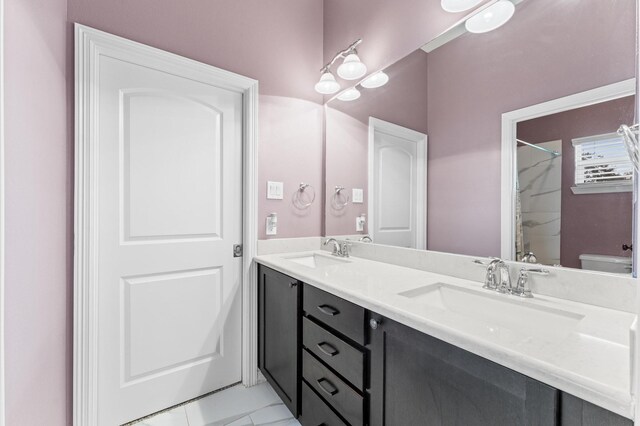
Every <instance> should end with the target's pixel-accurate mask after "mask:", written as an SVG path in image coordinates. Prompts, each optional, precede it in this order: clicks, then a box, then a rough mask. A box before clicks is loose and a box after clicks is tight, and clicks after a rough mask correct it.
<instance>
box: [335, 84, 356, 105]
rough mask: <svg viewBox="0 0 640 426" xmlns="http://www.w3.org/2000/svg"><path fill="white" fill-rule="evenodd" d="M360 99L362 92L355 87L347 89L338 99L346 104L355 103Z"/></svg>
mask: <svg viewBox="0 0 640 426" xmlns="http://www.w3.org/2000/svg"><path fill="white" fill-rule="evenodd" d="M359 97H360V91H359V90H358V89H356V88H355V87H352V88H351V89H347V90H345V91H344V92H342V93H340V94H339V95H338V99H340V100H341V101H345V102H348V101H355V100H356V99H358V98H359Z"/></svg>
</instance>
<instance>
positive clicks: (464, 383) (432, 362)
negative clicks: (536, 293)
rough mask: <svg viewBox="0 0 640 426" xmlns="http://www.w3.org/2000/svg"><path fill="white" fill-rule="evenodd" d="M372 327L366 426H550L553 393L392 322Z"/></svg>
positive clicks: (555, 407)
mask: <svg viewBox="0 0 640 426" xmlns="http://www.w3.org/2000/svg"><path fill="white" fill-rule="evenodd" d="M372 321H373V323H372V326H373V327H374V328H372V330H371V345H370V348H371V423H370V424H371V425H372V426H382V425H386V426H394V425H460V426H463V425H464V426H474V425H477V426H481V425H492V426H513V425H540V426H544V425H549V426H551V425H556V424H557V419H558V414H559V392H558V390H556V389H554V388H552V387H550V386H547V385H545V384H543V383H540V382H538V381H536V380H533V379H530V378H529V377H526V376H524V375H522V374H520V373H517V372H515V371H512V370H510V369H508V368H505V367H503V366H501V365H499V364H496V363H494V362H491V361H488V360H486V359H484V358H482V357H479V356H477V355H474V354H472V353H470V352H467V351H465V350H462V349H460V348H458V347H456V346H453V345H450V344H448V343H445V342H443V341H441V340H438V339H435V338H433V337H431V336H428V335H426V334H424V333H421V332H419V331H416V330H414V329H412V328H409V327H406V326H404V325H402V324H398V323H396V322H394V321H391V320H388V319H384V318H379V317H376V316H374V317H373V318H372Z"/></svg>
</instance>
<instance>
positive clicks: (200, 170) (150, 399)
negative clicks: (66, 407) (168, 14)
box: [92, 56, 242, 426]
mask: <svg viewBox="0 0 640 426" xmlns="http://www.w3.org/2000/svg"><path fill="white" fill-rule="evenodd" d="M99 66H100V69H99V72H98V76H99V77H98V80H97V81H95V89H94V90H96V91H97V94H98V96H97V98H98V102H97V104H96V108H97V110H96V111H93V112H92V113H93V114H95V117H96V118H97V123H98V125H97V126H96V128H97V129H98V130H97V132H98V135H97V136H98V137H97V141H98V144H97V147H96V149H98V151H99V156H98V158H99V164H98V165H97V169H98V170H99V174H98V188H97V192H98V194H99V196H98V204H99V209H98V210H99V212H98V215H99V225H98V233H99V246H98V251H99V254H98V261H99V262H98V283H99V289H98V292H99V302H98V306H99V321H98V322H99V323H98V337H97V338H98V353H99V362H98V371H97V373H98V377H97V378H98V401H97V402H98V417H99V424H100V425H108V426H112V425H116V424H122V423H124V422H127V421H130V420H134V419H137V418H139V417H142V416H144V415H147V414H150V413H153V412H156V411H158V410H161V409H163V408H166V407H169V406H171V405H175V404H177V403H180V402H183V401H185V400H188V399H191V398H194V397H196V396H199V395H202V394H204V393H206V392H210V391H213V390H215V389H219V388H221V387H223V386H226V385H229V384H232V383H235V382H238V381H240V380H241V307H240V303H241V277H242V269H241V268H242V266H241V262H242V259H241V258H234V257H233V245H234V244H239V243H241V242H242V94H240V93H237V92H233V91H230V90H225V89H221V88H219V87H215V86H213V85H211V84H207V83H204V82H201V81H197V80H196V79H193V78H187V77H183V76H181V75H179V74H176V73H169V72H165V71H163V70H162V69H161V68H159V67H155V66H154V64H153V63H152V62H150V63H146V62H145V61H144V60H140V59H139V60H137V61H135V60H131V59H129V60H123V59H118V58H116V57H108V56H103V57H102V58H101V59H100V62H99Z"/></svg>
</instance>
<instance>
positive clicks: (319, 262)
mask: <svg viewBox="0 0 640 426" xmlns="http://www.w3.org/2000/svg"><path fill="white" fill-rule="evenodd" d="M287 260H289V261H291V262H294V263H297V264H299V265H302V266H306V267H307V268H314V269H317V268H324V267H327V266H333V265H341V264H344V263H347V262H348V261H347V260H344V259H338V258H337V257H330V256H323V255H321V254H309V255H306V256H299V257H288V258H287Z"/></svg>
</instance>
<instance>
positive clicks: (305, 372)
mask: <svg viewBox="0 0 640 426" xmlns="http://www.w3.org/2000/svg"><path fill="white" fill-rule="evenodd" d="M302 353H303V355H302V377H303V378H304V379H305V380H306V381H307V383H308V384H309V386H311V387H312V388H313V389H314V390H315V391H316V392H318V394H319V395H322V397H323V398H324V399H325V400H326V401H327V403H329V405H331V406H332V407H333V408H335V410H336V411H337V412H338V413H340V414H341V415H342V417H344V418H345V419H346V420H347V422H349V424H351V426H356V425H362V420H363V414H364V398H363V397H362V396H361V395H360V394H359V393H358V392H356V391H355V390H353V389H352V388H351V387H350V386H349V385H348V384H347V383H346V382H345V381H343V380H342V379H340V378H339V377H338V376H336V375H335V374H333V373H332V372H331V371H329V369H328V368H327V367H325V366H324V365H322V363H321V362H320V361H318V360H317V359H315V358H314V357H313V355H311V354H310V353H309V352H307V351H306V350H303V351H302Z"/></svg>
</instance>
